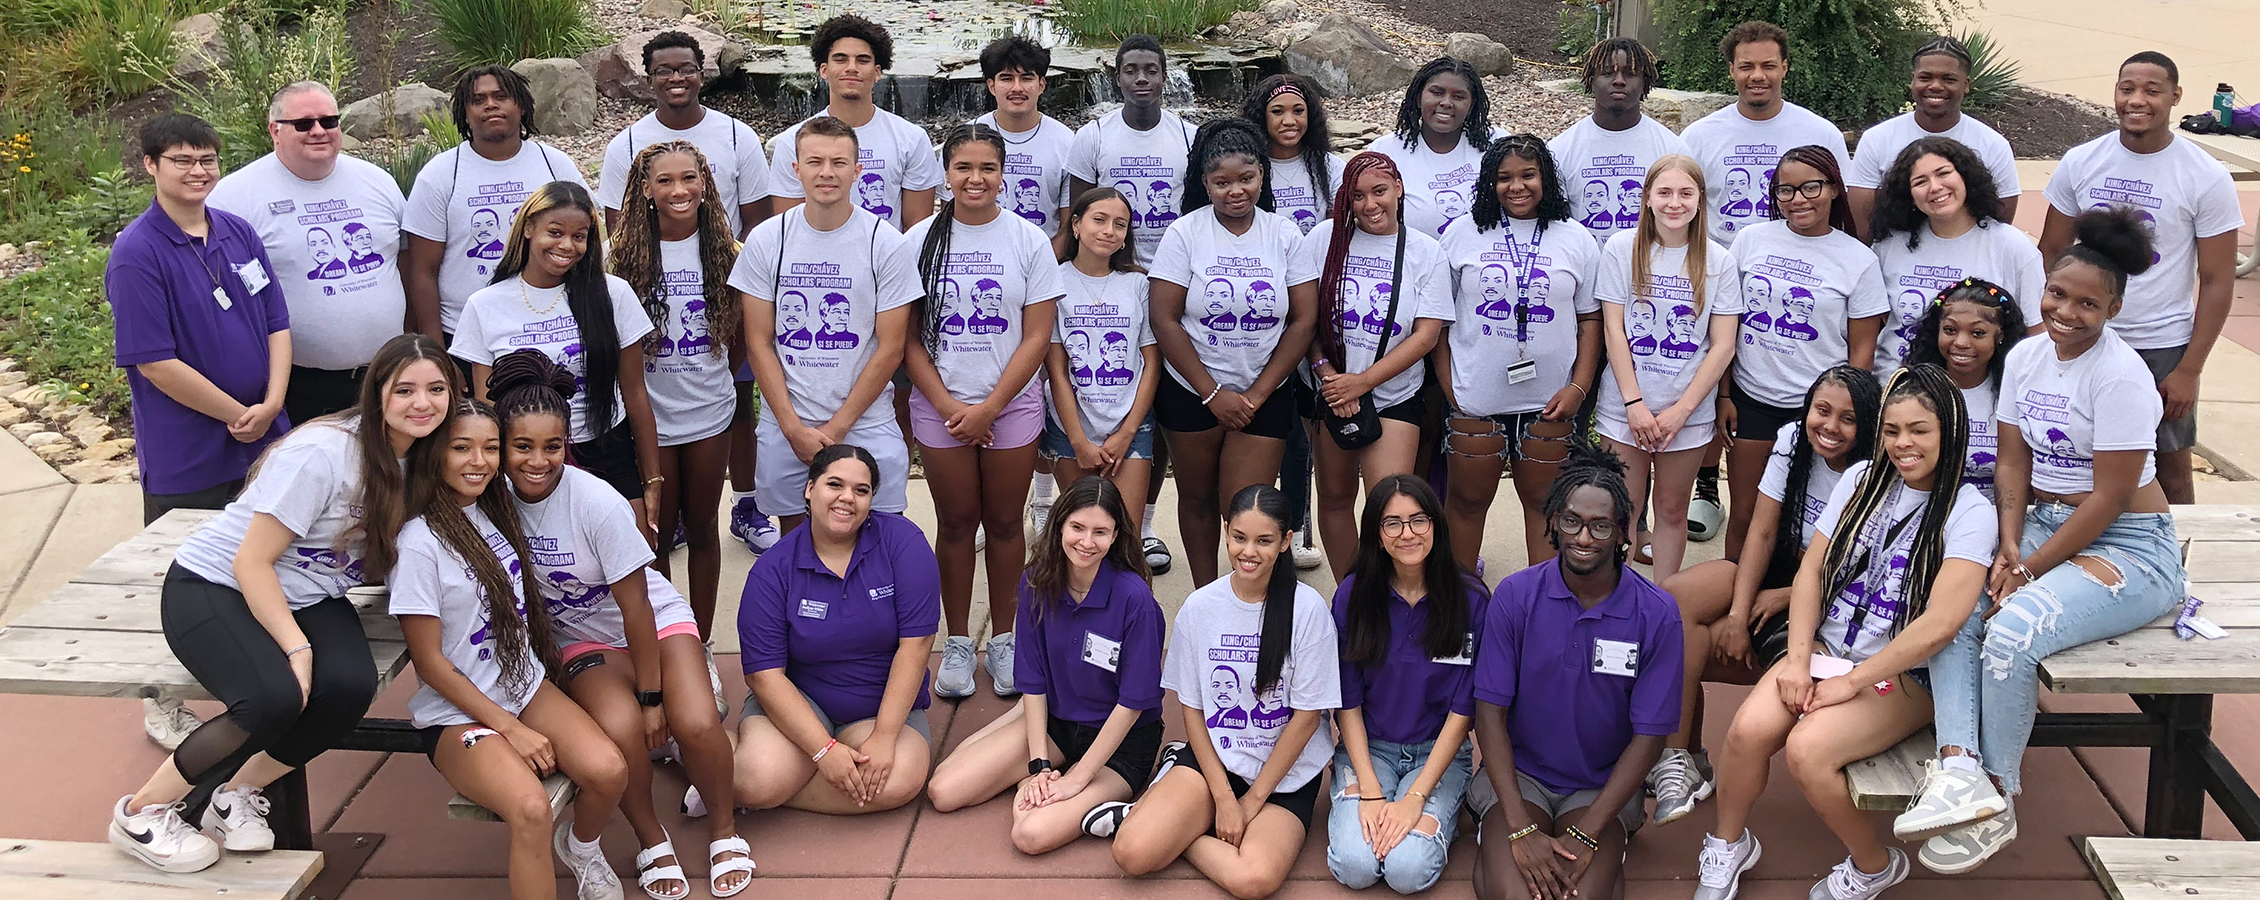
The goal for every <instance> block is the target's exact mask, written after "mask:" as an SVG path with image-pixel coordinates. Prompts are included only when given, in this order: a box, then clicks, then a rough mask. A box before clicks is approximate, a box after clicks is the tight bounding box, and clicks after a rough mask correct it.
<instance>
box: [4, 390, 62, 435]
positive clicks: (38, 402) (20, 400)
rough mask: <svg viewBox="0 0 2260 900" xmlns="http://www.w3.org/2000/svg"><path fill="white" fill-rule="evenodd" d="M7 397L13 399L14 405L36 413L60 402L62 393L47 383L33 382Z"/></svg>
mask: <svg viewBox="0 0 2260 900" xmlns="http://www.w3.org/2000/svg"><path fill="white" fill-rule="evenodd" d="M8 399H10V400H13V401H15V402H16V405H18V406H22V407H24V408H25V409H29V410H31V411H32V412H35V413H36V412H39V411H41V410H44V409H46V408H47V407H50V406H53V405H55V404H57V403H60V402H62V400H63V395H62V393H61V392H59V391H57V390H55V389H54V388H51V387H48V386H47V385H44V384H35V385H32V386H30V387H27V388H24V389H23V390H20V391H17V392H15V393H13V394H10V395H8ZM19 436H20V435H19Z"/></svg>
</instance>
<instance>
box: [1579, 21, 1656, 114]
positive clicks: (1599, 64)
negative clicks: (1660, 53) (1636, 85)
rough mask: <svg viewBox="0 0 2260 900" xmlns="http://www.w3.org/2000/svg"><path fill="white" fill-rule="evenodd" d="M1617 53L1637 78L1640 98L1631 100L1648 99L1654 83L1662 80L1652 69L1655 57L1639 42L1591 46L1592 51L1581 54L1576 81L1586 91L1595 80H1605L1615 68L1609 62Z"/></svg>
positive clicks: (1616, 39) (1624, 39) (1612, 40)
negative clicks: (1630, 65)
mask: <svg viewBox="0 0 2260 900" xmlns="http://www.w3.org/2000/svg"><path fill="white" fill-rule="evenodd" d="M1619 53H1622V54H1624V58H1625V60H1626V61H1627V62H1630V63H1631V64H1632V71H1633V74H1635V75H1639V76H1640V96H1639V97H1636V98H1634V99H1636V100H1646V99H1648V92H1649V91H1652V90H1655V89H1656V79H1658V78H1661V77H1663V76H1662V75H1661V74H1660V73H1659V72H1658V71H1657V69H1656V54H1654V53H1651V52H1649V50H1648V45H1646V44H1643V43H1640V39H1639V38H1629V37H1613V38H1610V39H1608V40H1605V41H1602V42H1600V43H1598V44H1594V45H1593V49H1592V50H1591V51H1590V52H1588V53H1586V54H1585V61H1584V65H1583V66H1582V67H1581V68H1580V69H1579V73H1578V80H1579V81H1581V82H1582V83H1584V84H1585V85H1586V87H1587V88H1588V89H1590V88H1591V87H1592V85H1593V82H1594V80H1595V79H1599V78H1605V77H1608V76H1609V75H1610V74H1612V73H1613V70H1614V68H1615V66H1614V65H1613V63H1612V62H1611V60H1614V59H1615V58H1616V55H1617V54H1619Z"/></svg>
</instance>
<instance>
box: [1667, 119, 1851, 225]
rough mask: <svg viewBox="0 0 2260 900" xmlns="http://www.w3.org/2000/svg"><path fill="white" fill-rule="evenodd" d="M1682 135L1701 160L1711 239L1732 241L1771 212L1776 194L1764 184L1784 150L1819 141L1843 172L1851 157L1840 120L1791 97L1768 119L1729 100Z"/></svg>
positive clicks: (1697, 160)
mask: <svg viewBox="0 0 2260 900" xmlns="http://www.w3.org/2000/svg"><path fill="white" fill-rule="evenodd" d="M1680 137H1682V138H1685V139H1686V140H1687V149H1688V150H1690V151H1692V152H1690V153H1689V155H1690V156H1693V157H1695V161H1696V162H1699V163H1702V164H1703V182H1704V185H1705V187H1704V194H1705V195H1706V196H1707V197H1709V198H1710V206H1711V208H1710V214H1711V240H1714V241H1717V242H1719V243H1721V244H1726V245H1729V246H1732V245H1733V244H1734V239H1735V236H1736V235H1737V234H1740V233H1741V232H1742V231H1743V230H1744V229H1747V228H1749V227H1750V226H1752V225H1756V224H1758V223H1760V222H1764V221H1767V220H1768V219H1770V218H1771V217H1772V213H1773V198H1772V197H1771V196H1768V195H1767V193H1766V190H1767V187H1766V186H1767V185H1769V184H1772V183H1773V170H1774V169H1775V168H1776V167H1777V166H1779V165H1780V164H1781V155H1782V154H1784V153H1787V152H1789V151H1790V150H1792V149H1795V148H1797V147H1802V146H1805V145H1807V144H1819V145H1821V146H1823V147H1827V148H1828V150H1829V152H1831V153H1834V154H1836V166H1837V169H1838V170H1840V171H1841V170H1843V169H1847V168H1850V166H1851V160H1852V154H1851V153H1849V152H1847V151H1846V150H1845V149H1844V132H1842V131H1840V130H1838V129H1837V127H1836V123H1834V122H1830V121H1829V120H1827V119H1823V118H1821V117H1820V115H1819V114H1818V113H1815V112H1813V111H1812V110H1809V109H1806V108H1804V107H1802V106H1798V105H1797V104H1795V103H1790V102H1787V101H1783V102H1782V104H1781V111H1780V112H1778V113H1775V114H1774V117H1773V118H1771V119H1765V120H1756V119H1751V118H1748V117H1745V116H1744V115H1743V114H1742V104H1741V103H1730V104H1728V105H1727V106H1725V107H1724V108H1722V109H1720V110H1719V111H1717V112H1714V113H1712V114H1710V115H1707V116H1704V117H1703V118H1701V119H1698V120H1696V122H1695V124H1693V125H1689V126H1687V129H1686V130H1685V131H1682V132H1680Z"/></svg>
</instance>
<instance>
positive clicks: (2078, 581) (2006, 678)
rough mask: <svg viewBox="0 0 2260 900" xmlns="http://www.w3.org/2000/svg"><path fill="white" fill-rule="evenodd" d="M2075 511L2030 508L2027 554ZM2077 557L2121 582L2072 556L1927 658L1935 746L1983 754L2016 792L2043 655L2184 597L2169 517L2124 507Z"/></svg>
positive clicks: (2139, 621)
mask: <svg viewBox="0 0 2260 900" xmlns="http://www.w3.org/2000/svg"><path fill="white" fill-rule="evenodd" d="M2072 510H2073V507H2070V506H2066V505H2064V504H2061V503H2043V504H2038V505H2036V506H2034V507H2033V508H2032V509H2031V510H2030V511H2028V512H2026V513H2025V536H2024V544H2023V551H2024V553H2025V554H2026V555H2030V554H2031V553H2032V552H2033V551H2035V550H2038V549H2040V545H2041V544H2042V543H2044V542H2046V541H2047V540H2048V538H2049V537H2050V536H2052V535H2054V534H2055V533H2056V530H2057V529H2058V528H2062V527H2063V526H2064V521H2065V520H2066V519H2069V518H2071V515H2072ZM2076 556H2095V557H2100V558H2102V559H2103V560H2104V561H2106V562H2108V563H2110V565H2111V567H2112V568H2114V569H2116V570H2118V573H2119V583H2118V584H2116V585H2111V586H2105V585H2104V584H2103V582H2101V581H2098V580H2096V578H2095V577H2094V576H2092V575H2089V574H2088V573H2087V570H2085V569H2082V568H2080V567H2079V565H2078V564H2077V563H2072V562H2066V563H2064V564H2062V565H2059V566H2057V567H2055V568H2053V569H2050V570H2048V571H2047V572H2045V573H2043V574H2042V575H2041V576H2040V579H2039V580H2038V581H2034V582H2033V583H2031V584H2028V585H2025V586H2024V587H2023V588H2020V589H2018V590H2017V592H2016V593H2014V594H2011V595H2009V599H2008V601H2007V602H2005V603H2003V604H2002V605H2001V611H2000V612H1999V613H1995V614H1994V616H1993V618H1991V619H1982V618H1981V617H1982V615H1983V609H1982V604H1981V609H1980V611H1979V615H1978V616H1972V617H1971V621H1970V623H1969V624H1967V625H1965V626H1963V628H1962V630H1961V632H1960V633H1959V634H1957V635H1955V637H1954V640H1953V641H1952V642H1950V643H1948V644H1947V645H1946V647H1945V648H1943V649H1941V650H1939V651H1938V655H1936V656H1935V657H1932V659H1931V661H1930V673H1931V682H1932V697H1933V698H1934V699H1935V701H1936V703H1937V714H1936V716H1937V719H1936V721H1937V729H1938V744H1939V746H1941V747H1947V746H1955V747H1962V748H1964V749H1968V750H1975V751H1977V756H1978V759H1979V760H1980V761H1981V762H1982V764H1983V765H1984V766H1985V769H1986V771H1987V772H1990V773H1992V774H1993V775H1994V777H1996V778H1999V779H2000V780H2001V785H2002V787H2003V788H2004V789H2006V790H2007V791H2008V792H2009V793H2011V794H2014V793H2017V792H2018V790H2019V787H2018V774H2019V770H2020V769H2021V768H2022V767H2023V765H2024V758H2025V744H2026V742H2027V741H2029V740H2031V739H2032V721H2033V715H2034V714H2035V713H2036V712H2038V710H2039V702H2040V700H2039V698H2040V670H2039V666H2040V661H2041V660H2043V659H2046V658H2048V656H2049V654H2052V653H2055V652H2057V651H2060V650H2067V649H2070V648H2072V647H2077V646H2079V645H2081V644H2085V643H2088V642H2090V641H2100V640H2103V639H2106V638H2113V637H2118V636H2119V635H2122V634H2126V633H2127V632H2129V631H2133V630H2135V629H2137V628H2140V627H2142V626H2144V625H2146V624H2149V622H2150V621H2151V620H2153V619H2156V618H2158V617H2159V616H2162V615H2165V614H2166V613H2167V612H2168V611H2169V610H2172V609H2173V608H2174V607H2175V606H2177V605H2179V604H2180V603H2181V601H2182V598H2183V596H2184V593H2183V584H2182V580H2183V577H2184V570H2183V568H2182V556H2181V541H2180V539H2178V538H2176V537H2175V535H2174V519H2173V516H2171V515H2169V514H2166V513H2123V514H2121V515H2120V516H2119V518H2118V520H2117V521H2114V522H2112V523H2111V527H2109V528H2107V529H2104V531H2103V534H2102V535H2101V536H2099V537H2097V538H2096V539H2095V541H2094V542H2093V543H2090V544H2088V545H2087V549H2084V550H2081V551H2080V552H2079V553H2078V554H2076Z"/></svg>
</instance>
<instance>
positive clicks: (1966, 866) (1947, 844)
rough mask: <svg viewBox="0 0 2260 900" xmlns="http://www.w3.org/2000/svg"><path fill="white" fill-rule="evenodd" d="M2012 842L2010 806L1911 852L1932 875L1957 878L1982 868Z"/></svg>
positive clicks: (2014, 817) (2014, 820)
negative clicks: (1937, 874) (1913, 852)
mask: <svg viewBox="0 0 2260 900" xmlns="http://www.w3.org/2000/svg"><path fill="white" fill-rule="evenodd" d="M2016 839H2017V810H2016V807H2013V806H2012V807H2010V808H2008V809H2004V810H2002V811H2001V812H1999V813H1997V814H1995V815H1994V816H1993V817H1992V818H1990V819H1986V820H1985V821H1982V822H1978V823H1976V824H1974V825H1965V826H1963V827H1961V828H1957V829H1955V830H1953V831H1949V832H1947V833H1945V834H1942V835H1939V836H1937V837H1934V838H1931V839H1930V840H1927V841H1924V842H1923V846H1922V849H1920V850H1917V851H1915V858H1916V859H1919V860H1922V863H1923V868H1926V869H1929V870H1931V871H1933V872H1937V873H1939V874H1941V875H1960V874H1962V873H1964V872H1968V871H1970V870H1973V869H1976V868H1977V867H1979V866H1982V865H1985V861H1986V860H1988V859H1992V858H1993V854H1995V853H1999V852H2000V851H2001V848H2003V847H2006V846H2009V842H2010V841H2014V840H2016Z"/></svg>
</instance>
